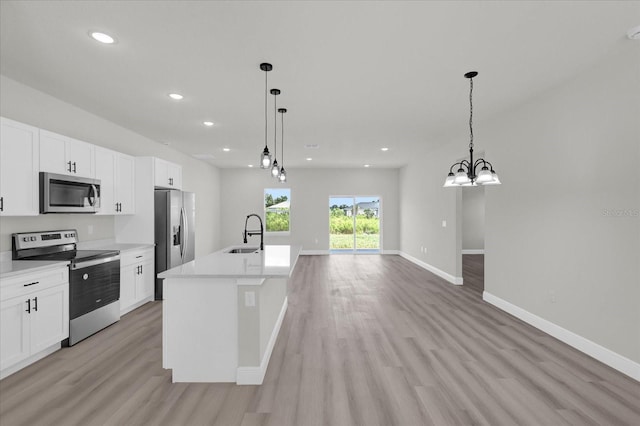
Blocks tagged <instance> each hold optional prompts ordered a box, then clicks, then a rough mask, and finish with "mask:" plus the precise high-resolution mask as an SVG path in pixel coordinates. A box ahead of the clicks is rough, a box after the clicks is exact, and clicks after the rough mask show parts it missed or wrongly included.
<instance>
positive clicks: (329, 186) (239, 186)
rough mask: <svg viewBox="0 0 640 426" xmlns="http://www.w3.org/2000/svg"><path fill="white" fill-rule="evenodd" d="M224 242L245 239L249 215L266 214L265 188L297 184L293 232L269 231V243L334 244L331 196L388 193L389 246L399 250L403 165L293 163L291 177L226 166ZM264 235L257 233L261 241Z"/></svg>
mask: <svg viewBox="0 0 640 426" xmlns="http://www.w3.org/2000/svg"><path fill="white" fill-rule="evenodd" d="M221 173H222V187H221V188H222V193H221V197H222V200H223V201H222V206H221V209H222V223H224V224H225V226H224V228H223V229H222V245H223V246H229V245H234V244H242V231H243V230H244V223H245V218H246V216H247V215H248V214H250V213H257V214H259V215H260V216H264V214H263V212H264V190H265V188H291V224H290V225H291V233H290V234H289V235H288V236H274V235H268V234H267V235H266V236H265V244H298V245H301V246H302V249H303V250H305V251H312V252H318V251H321V252H328V250H329V197H330V196H334V195H336V196H339V195H379V196H380V197H382V201H381V206H382V207H381V211H382V230H381V232H382V234H381V235H382V238H381V239H382V245H383V250H385V251H388V250H392V251H393V250H398V248H399V243H398V241H399V238H398V236H399V235H398V234H399V232H398V228H399V201H398V169H375V168H369V169H287V183H286V184H281V183H278V182H276V181H275V179H273V178H272V177H271V175H270V174H269V173H268V172H267V171H265V170H262V169H249V168H246V169H222V170H221ZM258 238H259V237H252V239H251V243H254V244H257V243H258V242H259V240H258Z"/></svg>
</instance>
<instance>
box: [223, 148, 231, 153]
mask: <svg viewBox="0 0 640 426" xmlns="http://www.w3.org/2000/svg"><path fill="white" fill-rule="evenodd" d="M222 150H223V151H224V152H229V151H231V149H230V148H222Z"/></svg>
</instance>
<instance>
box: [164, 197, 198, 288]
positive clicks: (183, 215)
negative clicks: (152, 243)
mask: <svg viewBox="0 0 640 426" xmlns="http://www.w3.org/2000/svg"><path fill="white" fill-rule="evenodd" d="M154 208H155V240H156V274H159V273H161V272H164V271H166V270H167V269H171V268H174V267H176V266H178V265H181V264H183V263H186V262H190V261H192V260H193V259H194V257H195V236H196V234H195V224H196V194H194V193H193V192H183V191H176V190H164V189H156V191H155V206H154ZM155 298H156V300H161V299H162V279H158V278H157V275H156V291H155Z"/></svg>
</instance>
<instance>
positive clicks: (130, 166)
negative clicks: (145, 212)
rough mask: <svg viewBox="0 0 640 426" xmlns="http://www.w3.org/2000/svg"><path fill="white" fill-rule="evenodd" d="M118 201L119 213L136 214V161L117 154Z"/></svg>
mask: <svg viewBox="0 0 640 426" xmlns="http://www.w3.org/2000/svg"><path fill="white" fill-rule="evenodd" d="M115 176H116V185H115V187H116V201H117V202H118V203H119V213H121V214H134V213H135V212H136V208H135V159H134V158H133V157H131V156H129V155H125V154H120V153H118V154H116V174H115Z"/></svg>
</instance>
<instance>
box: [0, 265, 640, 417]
mask: <svg viewBox="0 0 640 426" xmlns="http://www.w3.org/2000/svg"><path fill="white" fill-rule="evenodd" d="M0 392H1V393H0V425H2V426H10V425H18V424H24V425H40V424H42V425H63V426H67V425H102V424H111V425H129V424H131V425H137V424H140V425H143V424H144V425H162V424H166V425H200V424H215V425H224V426H228V425H246V426H249V425H277V426H286V425H300V426H306V425H337V426H343V425H344V426H348V425H366V426H373V425H384V426H388V425H430V424H433V425H450V424H451V425H453V424H488V425H514V424H523V425H528V424H531V425H565V424H573V425H590V424H601V425H638V424H640V384H639V383H638V382H635V381H633V380H632V379H630V378H628V377H626V376H624V375H622V374H620V373H617V372H616V371H614V370H612V369H610V368H608V367H606V366H604V365H603V364H600V363H599V362H597V361H595V360H593V359H591V358H589V357H587V356H586V355H583V354H581V353H580V352H578V351H576V350H574V349H572V348H570V347H568V346H566V345H564V344H562V343H560V342H558V341H557V340H555V339H553V338H551V337H549V336H547V335H545V334H543V333H541V332H539V331H537V330H536V329H534V328H532V327H530V326H527V325H526V324H524V323H522V322H520V321H519V320H517V319H515V318H513V317H511V316H509V315H507V314H505V313H503V312H501V311H499V310H497V309H495V308H493V307H492V306H490V305H488V304H486V303H484V302H483V301H482V300H481V298H480V297H478V294H477V291H475V290H473V289H468V288H465V287H464V286H462V287H460V286H453V285H450V284H448V283H446V282H444V281H443V280H441V279H439V278H438V277H436V276H434V275H433V274H431V273H429V272H427V271H425V270H423V269H420V268H418V267H416V266H414V265H413V264H411V263H409V262H407V261H406V260H404V259H402V258H400V257H398V256H376V255H367V256H349V255H341V256H303V257H301V258H300V260H299V263H298V266H297V268H296V270H295V273H294V277H293V279H292V283H291V289H290V296H289V310H288V312H287V315H286V317H285V320H284V323H283V326H282V329H281V331H280V336H279V337H278V341H277V343H276V346H275V349H274V352H273V355H272V357H271V362H270V364H269V369H268V371H267V375H266V378H265V381H264V384H263V385H262V386H236V385H232V384H171V376H170V372H169V371H165V370H163V369H162V367H161V305H160V303H159V302H154V303H149V304H147V305H145V306H144V307H142V308H140V309H138V310H136V311H134V312H132V313H131V314H128V315H126V316H125V317H123V318H122V320H121V321H120V322H119V323H117V324H115V325H113V326H111V327H109V328H108V329H106V330H104V331H102V332H101V333H99V334H97V335H95V336H93V337H91V338H89V339H87V340H85V341H83V342H81V343H80V344H78V345H76V346H74V347H73V348H65V349H63V350H61V351H58V352H56V353H55V354H53V355H52V356H50V357H48V358H45V359H44V360H42V361H40V362H38V363H36V364H34V365H32V366H30V367H28V368H26V369H24V370H22V371H20V372H19V373H16V374H14V375H13V376H10V377H8V378H6V379H5V380H3V381H1V382H0Z"/></svg>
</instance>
